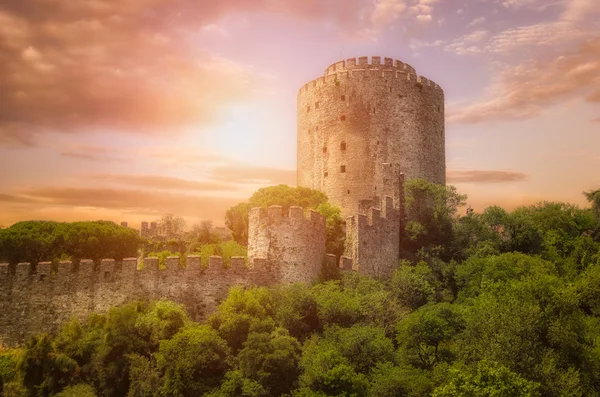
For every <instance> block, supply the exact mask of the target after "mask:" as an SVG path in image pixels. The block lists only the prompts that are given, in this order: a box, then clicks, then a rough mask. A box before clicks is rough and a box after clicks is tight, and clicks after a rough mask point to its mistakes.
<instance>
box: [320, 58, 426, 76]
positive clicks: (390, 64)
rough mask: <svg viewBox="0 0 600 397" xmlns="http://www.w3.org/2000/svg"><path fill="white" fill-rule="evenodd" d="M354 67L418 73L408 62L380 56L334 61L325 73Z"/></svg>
mask: <svg viewBox="0 0 600 397" xmlns="http://www.w3.org/2000/svg"><path fill="white" fill-rule="evenodd" d="M353 69H381V70H390V69H393V70H401V71H404V72H405V73H411V74H416V71H415V68H413V67H412V66H410V65H409V64H407V63H404V62H402V61H400V60H397V59H393V58H387V57H385V58H383V59H381V57H378V56H373V57H366V56H362V57H358V58H348V59H346V60H342V61H338V62H335V63H332V64H331V65H329V66H328V67H327V69H325V75H328V74H332V73H337V72H342V71H345V70H353Z"/></svg>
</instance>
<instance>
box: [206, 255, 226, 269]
mask: <svg viewBox="0 0 600 397" xmlns="http://www.w3.org/2000/svg"><path fill="white" fill-rule="evenodd" d="M224 267H225V265H224V262H223V258H222V257H220V256H215V255H213V256H210V257H209V258H208V268H209V269H211V270H215V269H223V268H224Z"/></svg>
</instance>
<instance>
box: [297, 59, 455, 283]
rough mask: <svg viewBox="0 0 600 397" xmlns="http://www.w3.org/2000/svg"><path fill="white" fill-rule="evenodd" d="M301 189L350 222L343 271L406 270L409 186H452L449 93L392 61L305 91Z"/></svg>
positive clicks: (358, 63) (372, 63) (355, 65)
mask: <svg viewBox="0 0 600 397" xmlns="http://www.w3.org/2000/svg"><path fill="white" fill-rule="evenodd" d="M297 101H298V110H297V112H298V159H297V161H298V169H297V179H298V181H297V182H298V185H299V186H305V187H309V188H313V189H318V190H321V191H322V192H324V193H325V194H327V196H328V198H329V200H330V201H331V202H332V203H333V204H334V205H337V206H339V207H340V208H341V210H342V214H343V215H344V216H346V217H347V222H346V248H345V256H344V257H342V258H341V259H340V267H341V268H342V269H346V270H347V269H352V270H355V271H359V272H361V273H365V274H370V275H372V276H382V275H384V274H386V273H389V272H390V271H391V270H393V269H394V267H395V266H397V264H398V259H399V251H400V250H399V245H400V233H401V230H402V229H403V228H404V224H405V216H404V203H403V197H404V189H403V186H404V178H405V177H406V178H424V179H427V180H429V181H431V182H434V183H439V184H445V183H446V162H445V119H444V92H443V91H442V89H441V88H440V86H439V85H437V84H435V83H434V82H432V81H431V80H429V79H427V78H425V77H422V76H418V75H417V74H416V71H415V69H414V68H413V67H412V66H410V65H407V64H405V63H403V62H401V61H398V60H394V59H392V58H384V59H383V62H382V59H381V57H372V58H371V59H369V57H360V58H350V59H347V60H345V61H339V62H336V63H334V64H332V65H331V66H329V67H328V68H327V69H326V70H325V74H324V76H321V77H319V78H318V79H316V80H313V81H310V82H308V83H307V84H305V85H304V86H302V88H300V90H299V91H298V98H297Z"/></svg>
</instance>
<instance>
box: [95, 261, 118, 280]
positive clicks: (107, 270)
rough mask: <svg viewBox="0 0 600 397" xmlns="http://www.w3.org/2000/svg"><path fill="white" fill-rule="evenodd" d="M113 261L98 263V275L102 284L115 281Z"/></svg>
mask: <svg viewBox="0 0 600 397" xmlns="http://www.w3.org/2000/svg"><path fill="white" fill-rule="evenodd" d="M115 277H116V275H115V260H114V259H102V260H101V261H100V275H99V279H100V280H101V281H103V282H111V281H115Z"/></svg>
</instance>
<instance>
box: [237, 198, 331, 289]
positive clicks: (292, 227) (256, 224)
mask: <svg viewBox="0 0 600 397" xmlns="http://www.w3.org/2000/svg"><path fill="white" fill-rule="evenodd" d="M325 234H326V233H325V218H324V217H323V216H322V215H321V214H319V213H317V212H316V211H313V210H310V211H307V212H306V213H305V211H304V209H303V208H301V207H294V206H292V207H290V209H289V212H288V214H286V215H284V214H283V213H282V207H281V206H279V205H274V206H271V207H269V208H268V210H267V211H265V210H264V209H262V208H253V209H251V210H250V216H249V222H248V256H249V257H258V258H260V257H263V258H267V259H268V261H269V262H270V263H274V264H277V266H278V268H277V272H278V274H279V280H280V282H282V283H284V284H290V283H294V282H306V283H310V282H313V281H315V280H316V279H317V278H318V275H319V272H320V271H321V266H322V263H323V260H324V257H325Z"/></svg>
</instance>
